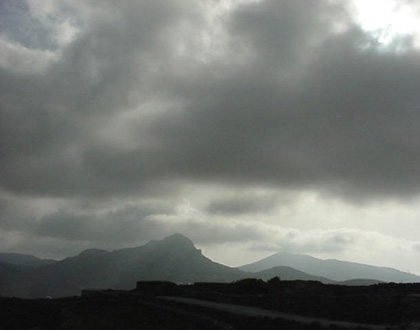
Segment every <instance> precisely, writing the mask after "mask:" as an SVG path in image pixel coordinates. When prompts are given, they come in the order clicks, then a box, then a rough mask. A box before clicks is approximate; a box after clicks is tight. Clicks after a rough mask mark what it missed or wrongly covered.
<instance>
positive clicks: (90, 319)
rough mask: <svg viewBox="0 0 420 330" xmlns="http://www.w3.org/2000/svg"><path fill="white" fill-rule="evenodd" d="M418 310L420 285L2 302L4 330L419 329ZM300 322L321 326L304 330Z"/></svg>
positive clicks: (217, 286)
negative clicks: (230, 308)
mask: <svg viewBox="0 0 420 330" xmlns="http://www.w3.org/2000/svg"><path fill="white" fill-rule="evenodd" d="M163 297H189V298H193V299H200V300H204V301H216V302H223V303H225V304H235V305H241V306H253V307H258V308H260V309H264V310H271V311H281V312H285V313H288V314H287V315H289V314H290V315H291V316H292V318H289V319H284V318H278V317H272V318H271V317H267V316H265V317H263V315H258V314H256V315H253V316H252V317H251V316H244V315H241V314H239V315H238V314H236V313H234V312H226V311H223V310H218V309H215V308H208V307H201V306H195V305H193V304H185V303H180V302H173V301H169V300H166V299H165V298H163ZM175 299H176V298H175ZM241 306H237V307H238V308H239V309H240V308H241ZM419 310H420V284H375V285H372V286H363V287H357V286H339V285H325V284H322V283H319V282H313V281H281V280H279V279H278V278H274V279H271V280H269V281H267V282H265V281H262V280H257V279H245V280H240V281H235V282H232V283H196V284H193V285H176V284H175V283H171V282H160V281H152V282H139V283H138V286H137V289H136V290H131V291H114V290H86V291H84V292H83V294H82V296H77V297H68V298H60V299H19V298H0V320H1V321H0V329H2V330H5V329H39V330H44V329H58V330H65V329H82V330H83V329H104V330H106V329H201V330H204V329H308V330H309V329H321V328H323V329H325V328H330V329H340V328H342V329H344V328H347V327H345V326H339V325H328V324H327V325H326V323H325V322H324V321H323V320H322V319H327V320H340V321H348V322H353V323H358V325H357V326H356V328H359V329H376V328H375V327H376V326H380V327H378V329H379V328H380V329H386V328H395V329H418V328H419V326H418V324H420V314H419ZM299 315H304V316H311V317H314V318H316V320H314V321H313V322H310V323H302V322H299V321H298V318H299ZM294 316H297V317H296V320H294V319H293V317H294ZM372 325H375V326H372ZM349 328H350V327H349ZM352 328H355V327H352Z"/></svg>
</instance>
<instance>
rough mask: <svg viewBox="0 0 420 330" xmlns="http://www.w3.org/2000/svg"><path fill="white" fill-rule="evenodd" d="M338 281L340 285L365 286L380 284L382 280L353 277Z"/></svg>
mask: <svg viewBox="0 0 420 330" xmlns="http://www.w3.org/2000/svg"><path fill="white" fill-rule="evenodd" d="M338 283H339V284H340V285H353V286H366V285H373V284H380V283H384V282H383V281H378V280H367V279H363V278H355V279H353V280H347V281H341V282H338Z"/></svg>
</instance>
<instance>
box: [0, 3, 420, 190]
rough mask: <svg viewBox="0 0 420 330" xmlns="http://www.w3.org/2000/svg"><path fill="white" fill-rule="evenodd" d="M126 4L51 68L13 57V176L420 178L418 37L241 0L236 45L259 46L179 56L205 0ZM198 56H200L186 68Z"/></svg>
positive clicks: (36, 186) (293, 6) (153, 180)
mask: <svg viewBox="0 0 420 330" xmlns="http://www.w3.org/2000/svg"><path fill="white" fill-rule="evenodd" d="M124 4H125V5H124V6H122V7H121V8H122V9H120V10H119V11H118V13H119V15H121V17H120V16H119V15H117V16H115V17H113V19H109V18H106V19H104V20H103V21H100V20H99V19H98V20H94V21H93V22H92V25H91V26H90V27H89V29H88V30H87V31H86V32H85V33H84V34H82V35H81V36H80V37H79V38H78V39H76V40H75V41H74V42H73V43H72V44H70V45H69V46H67V47H66V48H65V49H64V50H63V55H62V57H61V58H60V59H59V60H58V61H57V62H56V63H54V64H52V65H51V67H50V69H48V70H47V71H46V72H45V74H42V75H36V76H17V75H14V74H13V73H10V72H8V71H5V70H7V69H4V68H3V72H2V76H3V77H5V79H3V80H2V81H3V83H2V85H1V86H0V94H1V97H2V98H1V99H2V101H1V109H2V113H3V118H4V119H3V121H2V123H3V124H2V136H1V139H2V145H4V146H5V148H4V149H3V152H2V173H4V175H2V179H1V184H2V186H3V187H4V189H7V190H10V191H16V192H22V193H27V194H35V195H37V194H41V195H42V194H44V195H45V194H46V195H51V196H54V195H69V196H72V195H76V196H77V195H91V196H95V195H112V194H121V193H123V194H131V193H133V192H134V191H137V192H139V191H153V190H154V189H158V190H157V191H158V193H160V192H162V191H165V190H166V189H168V185H167V184H170V183H173V180H178V179H183V180H218V181H223V182H226V181H230V182H232V183H241V184H254V183H259V184H265V185H278V186H289V187H311V188H313V187H316V188H317V189H324V190H325V189H326V190H327V191H333V192H334V193H340V194H343V195H347V197H349V196H351V197H357V196H363V198H367V197H368V196H371V197H375V196H380V195H399V194H402V195H405V196H407V195H410V194H417V193H418V187H419V186H420V185H419V184H418V183H419V180H420V175H419V172H418V168H420V166H418V165H420V164H419V163H420V159H419V156H418V153H417V152H416V151H417V150H418V147H419V144H420V141H419V137H418V134H417V126H416V122H417V121H418V119H419V118H418V117H419V115H418V112H417V111H416V109H417V104H418V102H419V99H418V93H417V91H416V86H417V81H418V76H419V69H418V67H419V65H418V64H419V63H418V58H419V56H418V52H417V50H414V49H411V50H410V49H409V50H408V51H407V52H405V53H403V54H400V53H394V52H388V53H387V52H379V51H378V50H376V49H375V48H374V47H373V46H372V47H371V48H368V49H361V47H362V46H363V45H365V44H366V43H372V42H373V41H372V40H371V39H370V37H369V36H368V35H366V34H363V33H362V32H361V31H360V30H358V29H357V28H350V29H349V30H348V31H347V32H346V33H341V34H337V33H333V29H334V24H336V23H338V22H341V23H343V22H344V23H347V24H350V21H349V17H348V16H346V13H345V11H344V9H343V8H340V7H339V6H337V5H331V4H327V3H326V2H325V3H324V2H322V1H319V2H311V4H309V6H310V7H311V8H307V6H308V3H307V2H303V1H294V2H288V1H268V0H267V1H263V2H261V3H253V4H247V5H242V6H238V8H237V9H236V10H234V11H233V13H231V15H230V17H229V19H227V20H226V22H225V26H224V32H225V33H226V34H227V35H228V36H229V38H230V40H231V43H232V45H230V46H231V47H234V46H238V49H241V48H240V47H239V46H240V45H246V47H245V46H243V47H242V48H244V47H245V50H243V52H245V53H247V54H248V53H249V56H248V57H247V56H245V55H244V56H245V57H244V58H245V59H246V58H248V60H244V62H243V63H242V64H241V63H239V64H238V63H235V59H234V58H233V57H232V58H224V62H220V61H213V62H212V61H210V63H208V64H205V63H204V62H199V60H198V59H197V58H195V59H194V54H188V53H187V54H186V55H183V56H180V57H179V56H178V58H177V57H175V56H174V47H175V45H176V44H177V43H180V42H181V43H182V42H185V43H186V44H187V45H190V46H192V45H194V42H195V41H194V37H191V38H188V36H186V35H182V33H181V32H179V33H178V34H177V33H176V31H177V28H178V27H179V26H180V25H182V24H190V25H191V26H194V27H196V29H197V31H199V32H203V31H204V32H205V31H207V30H206V29H208V26H206V25H205V20H204V16H203V17H201V18H195V17H193V15H192V13H197V12H198V10H197V9H196V8H193V9H190V10H188V11H185V6H184V5H185V4H184V3H183V2H181V1H171V2H169V3H168V2H159V1H158V2H153V4H151V3H146V2H145V3H142V2H140V3H136V4H133V3H131V2H129V1H126V2H124ZM106 6H110V7H112V6H113V5H112V4H111V3H106ZM344 23H343V24H344ZM171 29H172V30H171ZM169 31H174V35H173V37H171V36H170V35H169V36H168V35H167V33H168V32H169ZM180 38H181V39H180ZM225 51H226V54H231V53H233V52H231V50H230V49H229V48H228V49H227V50H226V49H225ZM191 60H195V61H196V64H195V66H196V68H195V69H194V70H191V69H190V70H188V71H186V72H179V71H177V70H176V68H175V67H176V66H178V65H179V66H181V67H182V68H187V67H186V66H185V65H186V63H187V61H191ZM162 103H163V104H164V108H165V109H164V111H162V112H160V111H156V113H154V114H153V112H152V114H151V113H150V112H147V111H146V108H148V107H149V108H150V107H151V108H154V107H155V108H156V109H158V108H159V107H162ZM130 113H131V115H133V113H134V114H136V115H134V120H132V121H130V120H125V121H124V114H125V115H126V116H128V118H129V116H130ZM119 123H121V124H120V126H118V125H119ZM107 128H109V129H107ZM107 132H108V133H107ZM127 145H129V147H128V146H127ZM161 178H164V180H165V182H166V184H164V186H162V187H159V183H160V182H161V181H162V180H161Z"/></svg>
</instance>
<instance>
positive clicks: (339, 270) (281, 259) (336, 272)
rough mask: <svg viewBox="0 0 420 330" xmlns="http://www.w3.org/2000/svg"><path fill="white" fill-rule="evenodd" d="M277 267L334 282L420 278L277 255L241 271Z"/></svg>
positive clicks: (344, 263) (347, 264)
mask: <svg viewBox="0 0 420 330" xmlns="http://www.w3.org/2000/svg"><path fill="white" fill-rule="evenodd" d="M276 266H287V267H293V268H296V269H298V270H300V271H303V272H305V273H309V274H313V275H316V276H322V277H326V278H330V279H332V280H334V281H347V280H351V279H360V278H362V279H372V280H377V281H384V282H397V283H400V282H401V283H410V282H419V281H420V276H418V275H414V274H410V273H406V272H402V271H399V270H397V269H393V268H388V267H376V266H370V265H365V264H360V263H354V262H347V261H340V260H332V259H331V260H322V259H318V258H314V257H311V256H308V255H302V254H292V253H277V254H274V255H272V256H269V257H267V258H264V259H262V260H260V261H257V262H254V263H252V264H248V265H244V266H241V267H239V269H241V270H243V271H248V272H259V271H262V270H266V269H270V268H272V267H276Z"/></svg>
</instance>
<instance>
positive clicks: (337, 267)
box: [0, 234, 419, 298]
mask: <svg viewBox="0 0 420 330" xmlns="http://www.w3.org/2000/svg"><path fill="white" fill-rule="evenodd" d="M1 256H3V259H1V260H0V296H6V297H10V296H16V297H24V298H37V297H45V296H52V297H64V296H72V295H78V294H80V292H81V290H82V289H89V288H98V289H109V288H110V289H133V288H134V287H135V284H136V282H137V281H139V280H163V281H172V282H176V283H190V282H231V281H235V280H240V279H244V278H261V279H264V280H268V279H270V278H273V277H275V276H279V277H280V278H281V279H283V280H312V281H320V282H323V283H337V282H338V281H346V282H344V283H340V284H346V285H369V284H373V283H377V282H378V281H387V282H390V281H393V282H418V281H419V277H418V276H416V275H412V274H408V273H404V272H400V271H398V270H395V269H391V268H381V267H374V266H368V265H362V264H355V263H349V262H344V261H338V260H321V259H316V258H313V257H309V256H304V255H293V254H276V255H274V256H271V257H268V258H266V259H263V260H261V261H259V262H256V263H254V264H250V265H247V266H244V267H242V269H238V268H231V267H228V266H224V265H221V264H218V263H216V262H213V261H212V260H210V259H208V258H207V257H205V256H204V255H203V254H202V253H201V250H199V249H197V248H195V246H194V244H193V243H192V242H191V240H189V239H188V238H187V237H185V236H182V235H180V234H175V235H172V236H169V237H167V238H165V239H163V240H159V241H151V242H149V243H147V244H146V245H144V246H139V247H134V248H126V249H120V250H115V251H111V252H110V251H105V250H99V249H89V250H85V251H83V252H81V253H80V254H79V255H77V256H74V257H69V258H66V259H64V260H61V261H49V260H47V261H45V260H41V259H39V258H36V257H34V256H28V255H18V254H1ZM354 279H363V280H354Z"/></svg>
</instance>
